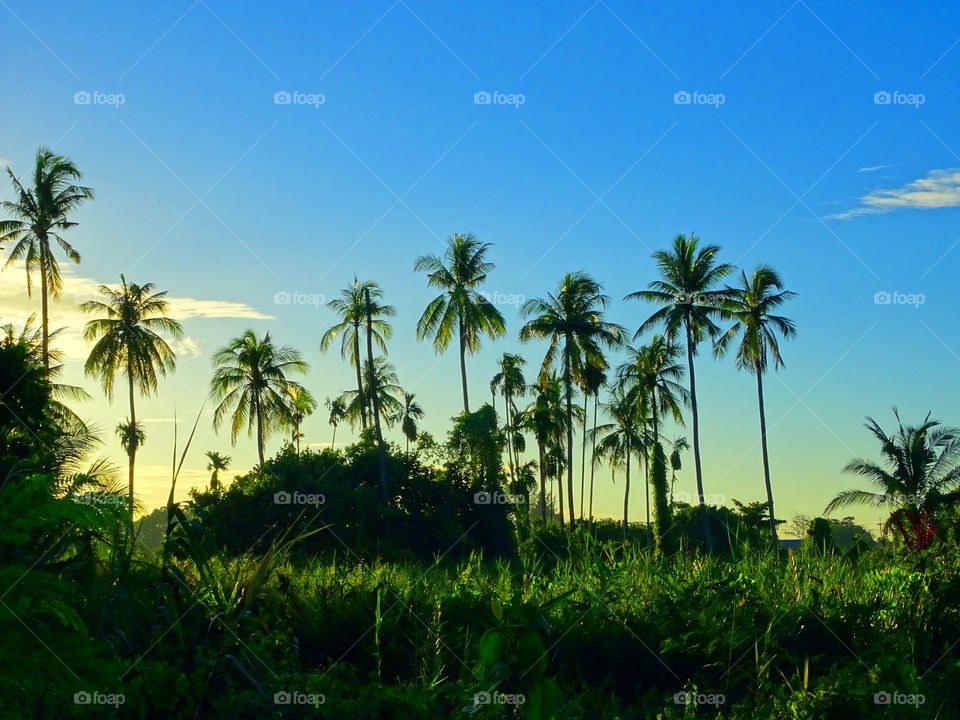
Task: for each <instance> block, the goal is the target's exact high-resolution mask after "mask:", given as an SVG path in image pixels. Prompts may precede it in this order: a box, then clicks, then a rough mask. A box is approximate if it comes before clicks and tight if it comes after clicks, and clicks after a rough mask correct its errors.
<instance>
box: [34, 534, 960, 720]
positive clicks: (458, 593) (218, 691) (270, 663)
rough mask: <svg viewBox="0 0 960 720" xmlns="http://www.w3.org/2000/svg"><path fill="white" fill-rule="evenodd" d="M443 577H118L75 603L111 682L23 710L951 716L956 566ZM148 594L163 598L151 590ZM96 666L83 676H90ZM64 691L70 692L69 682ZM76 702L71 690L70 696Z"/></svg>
mask: <svg viewBox="0 0 960 720" xmlns="http://www.w3.org/2000/svg"><path fill="white" fill-rule="evenodd" d="M571 555H572V557H570V558H562V559H561V558H557V557H555V556H552V555H549V554H541V555H534V554H531V553H525V554H523V555H521V556H520V558H519V559H516V560H514V561H512V562H508V561H506V560H504V561H497V562H485V561H483V560H482V559H481V558H480V557H479V556H474V557H471V558H469V559H467V560H464V561H461V562H458V563H456V564H453V565H444V564H438V565H432V566H431V565H426V564H421V563H410V564H401V563H382V564H377V563H374V564H370V565H366V564H361V563H358V562H356V561H355V560H352V559H350V558H336V559H326V560H319V559H318V560H312V561H306V562H304V561H297V562H294V561H292V560H290V559H289V557H287V556H286V555H285V553H284V551H283V549H282V548H280V549H278V550H277V551H276V553H271V554H268V556H260V555H258V556H244V557H241V558H238V559H236V560H232V561H219V562H218V563H216V564H207V563H202V562H201V563H200V564H197V563H194V562H189V561H186V560H184V561H179V562H178V563H176V565H175V566H173V567H176V572H172V571H171V569H170V567H168V569H167V570H166V571H163V575H162V576H161V577H160V578H158V576H157V572H158V568H157V567H156V566H151V565H149V564H146V565H143V566H137V565H136V564H134V565H133V566H131V568H130V570H129V574H128V576H127V577H126V580H125V582H124V584H123V587H124V588H125V589H124V591H123V594H122V595H118V594H116V593H115V592H114V591H113V590H111V588H107V587H104V588H100V591H99V593H98V594H91V595H88V596H87V597H85V598H84V604H83V605H84V612H85V617H84V621H85V623H86V627H87V628H89V629H90V632H91V635H93V636H95V637H92V638H91V642H94V643H95V644H96V646H97V647H98V648H105V647H106V648H110V649H111V651H110V652H109V653H108V659H106V658H105V660H104V662H108V663H109V666H110V667H111V668H115V671H116V672H117V673H118V677H117V679H116V681H115V682H113V683H112V684H109V685H108V686H103V685H100V686H93V687H91V686H90V685H84V684H83V682H82V681H78V682H77V683H75V684H74V685H75V686H76V687H75V690H74V691H75V692H76V691H88V692H91V693H93V692H96V691H98V690H99V692H100V693H101V699H103V698H104V697H106V696H107V694H109V693H119V694H122V695H123V704H122V705H116V704H115V705H113V706H109V705H102V704H101V705H97V704H96V703H93V702H92V703H91V704H89V705H82V704H81V705H78V704H76V703H75V702H73V698H72V697H71V698H66V699H64V698H57V697H55V696H53V697H51V696H46V697H35V696H32V692H33V691H35V688H33V689H31V688H29V687H27V688H23V694H22V696H21V697H20V698H19V700H20V701H22V703H23V704H22V705H20V707H22V708H24V711H23V712H24V715H23V716H24V717H98V716H104V717H107V716H109V717H151V718H166V717H169V718H192V717H204V718H257V717H298V718H299V717H324V718H344V719H347V718H350V719H357V720H361V719H364V718H371V719H372V718H398V719H401V720H402V719H403V718H410V719H414V718H424V719H426V718H465V717H473V718H503V717H523V718H531V719H534V718H549V717H558V718H560V717H562V718H655V717H663V718H692V717H724V718H755V717H769V718H824V717H847V718H858V717H866V716H880V717H911V718H933V717H941V718H942V717H951V713H952V712H954V710H953V709H954V708H956V707H958V706H960V652H958V650H957V648H956V647H955V646H954V643H956V641H957V640H958V638H960V617H958V614H960V602H958V600H960V559H958V558H957V557H956V556H955V555H951V554H947V553H944V552H940V553H930V554H927V555H924V556H922V557H920V558H915V559H904V558H898V559H897V560H896V561H894V559H893V558H892V557H890V556H888V555H886V554H884V553H881V552H871V553H866V554H864V555H863V556H862V557H860V558H859V559H858V560H851V559H849V558H844V557H840V556H832V555H831V556H826V557H822V556H819V555H816V554H813V553H809V554H808V553H798V554H791V555H789V556H786V557H781V558H776V557H775V556H773V555H771V554H769V553H766V554H765V553H760V552H756V551H754V552H747V553H745V554H744V555H743V556H742V557H739V558H737V559H734V560H730V559H712V558H704V557H702V556H700V555H677V556H673V557H670V558H665V559H657V558H656V557H654V556H653V555H651V554H650V553H648V552H646V551H640V550H632V549H631V548H629V547H627V548H622V547H614V546H613V545H597V544H591V543H586V544H585V545H584V547H583V548H580V549H578V550H577V551H576V552H574V553H571ZM158 588H160V589H158ZM102 675H103V673H102V672H101V673H100V675H99V678H98V680H97V682H99V683H103V682H104V681H103V678H102ZM68 680H69V678H68ZM71 687H73V686H71Z"/></svg>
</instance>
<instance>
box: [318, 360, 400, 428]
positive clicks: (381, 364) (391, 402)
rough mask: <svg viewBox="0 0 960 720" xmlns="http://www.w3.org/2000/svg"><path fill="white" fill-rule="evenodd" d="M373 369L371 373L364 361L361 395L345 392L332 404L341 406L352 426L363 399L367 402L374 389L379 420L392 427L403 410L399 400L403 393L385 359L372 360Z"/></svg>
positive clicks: (389, 364) (359, 412) (393, 368)
mask: <svg viewBox="0 0 960 720" xmlns="http://www.w3.org/2000/svg"><path fill="white" fill-rule="evenodd" d="M373 367H374V370H373V372H372V373H371V372H370V363H368V362H366V361H364V363H363V387H364V394H363V395H361V394H360V393H358V392H357V391H356V390H345V391H344V392H343V393H341V394H340V396H339V397H338V398H337V399H336V400H334V402H340V403H341V404H342V405H343V407H344V417H346V418H347V420H349V421H350V423H351V424H353V423H356V422H357V421H358V420H359V419H360V417H361V414H362V412H363V403H364V398H365V397H366V398H367V399H368V400H369V397H370V394H371V391H372V390H374V389H375V390H376V391H377V397H378V400H379V404H380V419H381V421H382V422H383V423H384V424H386V425H387V426H388V427H392V426H393V423H394V422H395V421H396V419H397V418H398V417H399V415H400V413H401V411H402V410H403V402H402V401H401V398H403V397H404V391H403V388H401V387H400V380H399V378H398V376H397V370H396V368H395V367H394V366H393V365H392V364H391V363H390V362H388V361H387V359H386V358H382V357H378V358H374V361H373Z"/></svg>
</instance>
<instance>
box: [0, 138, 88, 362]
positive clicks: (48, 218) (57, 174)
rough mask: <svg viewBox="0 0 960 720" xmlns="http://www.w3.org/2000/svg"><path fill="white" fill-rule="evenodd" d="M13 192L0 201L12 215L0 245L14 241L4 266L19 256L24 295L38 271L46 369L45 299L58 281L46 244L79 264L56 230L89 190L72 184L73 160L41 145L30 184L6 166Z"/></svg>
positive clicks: (1, 227) (3, 225) (0, 232)
mask: <svg viewBox="0 0 960 720" xmlns="http://www.w3.org/2000/svg"><path fill="white" fill-rule="evenodd" d="M7 174H8V175H9V176H10V180H11V182H12V183H13V190H14V193H15V194H16V197H15V199H14V200H12V201H10V200H5V201H3V202H2V203H0V207H2V208H3V209H4V210H5V211H6V212H8V213H10V214H11V215H12V216H13V218H12V219H10V220H0V243H11V242H12V243H15V244H14V246H13V249H12V250H11V251H10V257H9V258H8V259H7V262H6V265H5V266H4V267H5V268H6V267H8V266H9V265H10V264H11V263H13V262H16V261H17V260H23V261H24V264H25V266H26V271H27V294H28V295H30V294H31V290H32V286H33V285H32V277H33V273H34V272H39V273H40V317H41V334H42V341H41V355H42V358H43V367H44V369H45V370H46V371H47V374H49V369H50V315H49V312H48V308H47V303H48V300H49V298H50V297H51V296H52V297H53V298H58V297H60V292H61V290H62V289H63V282H62V281H61V279H60V268H59V266H58V265H57V258H56V257H55V256H54V254H53V249H52V247H51V245H50V241H51V240H55V241H56V242H57V244H58V245H59V246H60V249H61V250H63V252H64V254H66V256H67V257H68V258H69V259H70V260H72V261H73V262H75V263H79V262H80V253H78V252H77V251H76V250H75V249H74V248H73V246H72V245H70V243H68V242H67V241H66V240H65V239H64V238H63V237H62V236H61V235H60V234H59V232H60V231H62V230H67V229H68V228H71V227H73V226H74V225H76V224H77V223H75V222H73V221H71V220H70V219H69V218H68V215H69V214H70V213H71V212H73V211H74V210H76V209H77V208H79V207H80V205H82V204H83V203H84V202H85V201H87V200H92V199H93V190H92V189H91V188H88V187H84V186H82V185H76V184H74V183H75V181H78V180H80V179H81V178H82V177H83V174H82V173H81V172H80V171H79V170H78V169H77V166H76V165H74V164H73V161H72V160H70V159H69V158H66V157H63V156H62V155H56V154H54V152H53V151H52V150H50V149H49V148H46V147H41V148H40V149H39V150H38V151H37V157H36V161H35V163H34V170H33V187H30V188H26V187H24V186H23V184H22V183H21V182H20V180H18V179H17V177H16V175H14V174H13V170H12V169H10V168H9V167H8V168H7Z"/></svg>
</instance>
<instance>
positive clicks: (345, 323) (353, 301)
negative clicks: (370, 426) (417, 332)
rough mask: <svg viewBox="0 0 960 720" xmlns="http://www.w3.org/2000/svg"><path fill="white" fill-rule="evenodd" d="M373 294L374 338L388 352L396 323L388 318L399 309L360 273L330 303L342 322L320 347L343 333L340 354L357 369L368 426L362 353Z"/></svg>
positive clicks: (364, 421)
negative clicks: (385, 300)
mask: <svg viewBox="0 0 960 720" xmlns="http://www.w3.org/2000/svg"><path fill="white" fill-rule="evenodd" d="M368 296H369V297H370V303H371V305H370V308H369V310H370V315H371V329H372V336H373V337H372V340H373V342H374V343H376V345H377V347H379V348H380V350H381V351H382V352H383V353H386V352H387V342H386V341H387V340H389V339H390V337H391V336H392V335H393V327H392V326H391V325H390V323H389V322H388V321H387V320H385V318H388V317H393V316H394V315H395V314H396V310H395V309H394V308H393V306H392V305H384V304H382V302H381V300H382V299H383V290H381V288H380V286H379V285H378V284H377V283H375V282H374V281H372V280H364V281H363V282H360V281H359V280H357V278H356V276H354V278H353V284H352V285H348V286H347V287H345V288H344V289H343V290H341V291H340V297H338V298H334V299H333V300H331V301H330V302H328V303H327V307H328V308H330V309H331V310H333V311H334V312H336V313H337V314H338V315H339V317H340V322H338V323H337V324H336V325H334V326H333V327H331V328H330V329H329V330H327V331H326V332H325V333H324V334H323V338H321V340H320V350H321V351H326V350H327V348H329V347H330V345H332V344H333V342H334V341H335V340H336V339H337V336H340V338H341V340H340V357H343V358H349V359H350V364H351V365H352V366H353V367H354V368H355V369H356V371H357V391H358V393H359V395H360V398H361V403H360V406H361V410H362V412H361V413H360V416H359V417H360V426H361V427H362V428H363V429H364V430H366V429H367V418H368V417H369V415H370V410H369V399H367V398H365V397H364V393H363V378H362V376H361V373H362V369H361V368H362V365H363V360H362V355H361V353H360V333H361V328H363V327H364V326H365V324H366V320H367V310H368V308H367V297H368Z"/></svg>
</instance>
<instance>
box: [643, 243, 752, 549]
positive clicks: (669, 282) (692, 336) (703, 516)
mask: <svg viewBox="0 0 960 720" xmlns="http://www.w3.org/2000/svg"><path fill="white" fill-rule="evenodd" d="M719 253H720V247H719V246H717V245H705V246H703V247H701V246H700V239H699V238H698V237H697V236H696V235H693V234H692V233H691V234H690V235H683V234H679V235H677V236H676V237H675V238H674V239H673V247H672V248H671V249H670V250H658V251H657V252H655V253H654V254H653V258H654V260H655V261H656V263H657V267H658V268H659V271H660V279H659V280H654V281H653V282H651V283H650V284H649V285H648V286H647V287H648V289H647V290H638V291H637V292H634V293H630V294H629V295H627V297H626V299H627V300H645V301H647V302H651V303H656V304H658V305H661V306H662V307H661V308H660V309H659V310H657V311H656V312H654V313H653V314H652V315H651V316H650V317H649V318H647V319H646V321H644V323H643V324H642V325H641V326H640V328H639V329H638V330H637V333H636V335H635V336H634V337H635V338H636V337H639V336H640V335H642V334H643V333H645V332H646V331H647V330H650V329H652V328H654V327H657V326H661V325H662V326H663V327H664V328H665V330H666V334H667V336H668V337H669V338H670V339H676V338H677V337H678V336H680V334H681V333H682V334H683V339H684V342H685V344H686V350H687V372H688V374H689V376H690V414H691V417H692V418H693V462H694V468H695V471H696V477H697V495H698V497H699V501H700V527H701V531H702V533H703V535H704V543H705V544H706V547H707V550H708V551H710V550H712V546H713V543H712V540H711V538H710V534H709V529H708V526H707V513H706V504H705V502H704V495H703V469H702V465H701V462H700V416H699V412H698V408H697V376H696V373H695V371H694V365H693V358H694V356H695V355H696V354H697V346H698V345H699V344H700V343H701V342H703V340H704V338H705V337H707V336H710V337H715V336H716V335H717V334H718V333H719V332H720V328H719V327H718V326H717V324H716V322H714V320H715V319H716V318H717V317H719V315H720V306H721V304H722V301H723V298H724V293H725V291H724V290H719V291H718V290H716V287H717V285H718V283H719V282H720V281H721V280H723V278H725V277H726V276H727V275H729V274H730V273H732V272H733V270H734V267H733V265H730V264H729V263H720V262H718V261H717V255H718V254H719Z"/></svg>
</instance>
